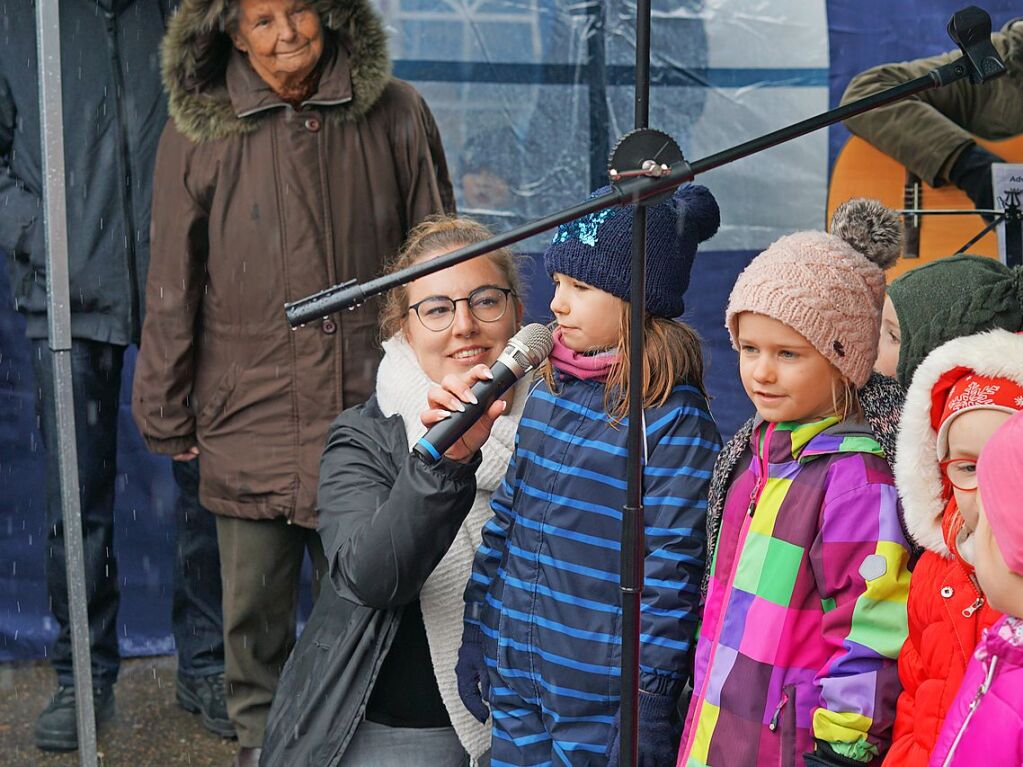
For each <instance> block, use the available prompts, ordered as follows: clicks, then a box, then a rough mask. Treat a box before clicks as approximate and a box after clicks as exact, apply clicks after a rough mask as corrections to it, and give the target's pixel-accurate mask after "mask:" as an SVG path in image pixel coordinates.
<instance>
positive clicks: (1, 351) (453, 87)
mask: <svg viewBox="0 0 1023 767" xmlns="http://www.w3.org/2000/svg"><path fill="white" fill-rule="evenodd" d="M965 4H966V3H965V2H964V0H954V1H953V0H926V1H925V0H897V1H896V2H890V1H888V2H883V1H882V0H830V1H828V2H825V0H774V2H771V3H764V2H762V0H728V2H724V0H654V3H653V5H654V20H653V61H652V78H653V85H654V88H653V94H652V97H651V125H652V126H653V127H656V128H660V129H662V130H665V131H667V132H668V133H670V134H672V135H673V136H675V137H676V139H677V140H678V141H679V142H680V143H681V145H682V147H683V150H684V151H685V153H686V156H687V157H689V158H690V159H697V158H700V157H703V156H706V155H708V154H710V153H712V152H715V151H718V150H721V149H725V148H727V147H729V146H731V145H733V144H736V143H738V142H740V141H743V140H746V139H748V138H752V137H753V136H756V135H759V134H761V133H764V132H766V131H768V130H772V129H774V128H778V127H781V126H783V125H785V124H787V123H789V122H792V121H794V120H796V119H799V118H802V117H806V116H810V115H812V114H816V113H818V112H821V111H823V110H825V109H827V108H828V107H829V106H833V105H835V104H837V102H838V99H839V98H840V96H841V94H842V91H843V89H844V88H845V85H846V84H847V83H848V81H849V79H850V77H851V76H852V75H853V74H855V73H856V72H858V71H860V70H862V69H865V68H867V67H868V66H871V65H873V64H878V63H881V62H884V61H892V60H902V59H912V58H916V57H919V56H924V55H931V54H934V53H938V52H941V51H944V50H948V49H949V48H950V47H951V42H950V41H949V39H948V37H947V35H946V34H945V23H946V21H947V19H948V17H949V16H950V14H951V13H952V12H953V11H954V10H956V8H957V7H959V6H961V5H965ZM377 5H378V7H379V8H380V10H381V12H382V13H383V14H384V16H385V18H386V19H387V21H388V24H389V26H390V31H391V52H392V56H393V57H394V64H395V73H396V75H397V76H398V77H402V78H404V79H407V80H410V81H412V82H413V83H415V84H416V86H417V87H418V88H419V89H420V90H421V92H422V93H423V94H424V96H425V97H426V99H427V101H428V102H429V103H430V105H431V108H432V109H433V110H434V113H435V114H436V117H437V120H438V123H439V125H440V127H441V131H442V134H443V136H444V143H445V147H446V150H447V154H448V160H449V163H450V164H451V169H452V173H453V176H454V179H455V182H456V192H457V194H458V202H459V207H460V210H461V211H462V212H465V213H468V214H471V215H473V216H475V217H477V218H481V219H483V220H485V221H487V223H489V224H491V225H492V226H493V227H494V228H495V229H496V230H502V229H506V228H508V227H509V226H512V225H514V224H517V223H520V222H522V221H524V220H527V219H529V218H531V217H536V216H539V215H542V214H544V213H547V212H550V211H553V210H556V209H558V208H561V207H564V206H566V205H568V204H571V203H573V202H576V201H578V200H581V199H583V198H584V197H585V196H586V194H587V193H588V192H589V191H590V190H591V189H592V188H594V187H596V186H600V185H602V184H604V183H606V158H607V155H608V152H609V150H610V148H611V147H613V145H614V142H615V141H616V140H617V139H618V137H620V136H621V135H622V134H624V133H626V132H627V131H628V130H630V129H631V127H632V87H631V82H632V63H633V59H634V49H633V46H632V39H633V33H632V19H633V14H634V5H633V3H631V2H627V1H624V0H610V1H609V2H599V1H596V0H594V1H593V2H582V3H579V2H569V0H494V1H492V2H488V1H485V0H378V2H377ZM1014 6H1015V8H1014ZM986 8H987V10H988V11H989V12H990V13H991V15H992V17H993V19H994V22H995V26H996V28H1000V27H1001V26H1002V24H1004V23H1005V22H1006V21H1008V20H1009V19H1010V18H1012V17H1013V16H1014V15H1016V13H1018V2H1016V1H1015V0H991V2H988V3H986ZM1014 10H1015V11H1016V13H1014ZM847 136H848V134H847V133H846V132H845V130H844V129H843V128H834V129H832V130H831V131H830V133H829V134H825V133H824V132H820V133H818V134H816V135H813V136H809V137H806V138H804V139H801V140H799V141H797V142H793V143H791V144H789V145H786V146H783V147H778V148H775V149H773V150H771V151H769V152H766V153H764V154H762V155H759V156H757V157H753V158H748V159H747V160H745V161H742V162H740V163H736V164H735V165H733V166H729V167H727V168H722V169H719V170H717V171H714V172H712V173H710V174H708V175H707V176H705V177H701V178H700V179H699V181H700V182H701V183H705V184H707V185H708V186H709V187H710V188H711V189H712V190H713V191H714V193H715V194H716V195H717V197H718V200H719V201H720V204H721V209H722V216H723V224H722V228H721V231H720V233H719V234H718V235H717V237H715V238H714V239H713V240H711V241H710V242H709V243H707V249H706V250H705V251H703V252H701V253H700V255H699V257H698V259H697V263H696V267H695V270H694V274H693V281H692V285H691V287H690V289H689V292H688V295H687V297H686V298H687V312H686V316H687V319H688V320H689V321H690V322H691V323H692V324H694V325H695V326H696V328H697V329H698V330H699V331H700V333H701V335H702V336H703V338H704V339H705V340H706V349H707V356H708V357H709V386H710V389H711V392H712V394H713V395H714V401H713V403H712V404H713V409H714V413H715V416H716V417H717V419H718V421H719V423H720V425H721V428H722V431H723V432H724V433H726V434H730V433H732V432H733V431H734V429H735V428H736V427H737V426H738V425H739V424H741V423H742V421H743V420H745V418H746V417H747V416H748V415H749V414H750V412H751V408H750V405H749V403H748V401H747V400H746V398H745V396H744V395H743V393H742V390H741V387H740V386H739V383H738V377H737V373H736V366H735V359H734V353H733V352H732V350H731V349H730V347H729V345H728V339H727V335H726V334H725V332H724V329H723V327H722V321H723V317H724V306H725V301H726V300H727V297H728V293H729V290H730V289H731V286H732V283H733V282H734V280H735V277H736V275H737V274H738V272H739V271H740V270H741V269H742V268H743V267H744V266H745V265H746V264H747V263H748V262H749V259H750V258H751V257H752V256H753V255H754V254H755V253H756V252H757V251H758V250H759V249H762V248H763V247H765V246H766V245H767V244H769V243H770V242H771V241H772V240H773V239H775V238H776V237H777V236H779V235H781V234H783V233H785V232H788V231H792V230H794V229H798V228H811V227H812V228H819V227H821V226H822V225H823V223H824V211H825V201H826V191H827V175H828V169H829V167H830V165H831V163H832V162H833V161H834V158H835V155H836V154H837V151H838V149H839V148H840V147H841V145H842V143H843V142H844V141H845V139H846V137H847ZM481 181H485V182H486V183H485V184H481V183H480V182H481ZM483 187H485V188H483ZM0 215H2V212H0ZM544 241H545V238H536V239H534V240H531V241H529V242H528V243H525V244H524V247H523V248H521V252H522V253H523V254H524V256H526V259H525V262H526V266H527V275H528V276H527V281H528V284H529V286H530V295H529V298H528V302H527V304H528V308H529V313H530V315H531V317H532V318H541V319H542V318H545V317H546V316H547V314H548V310H547V302H548V300H549V297H550V293H551V290H550V284H549V280H548V279H547V276H546V274H545V273H544V272H543V268H542V265H541V264H539V263H538V261H537V256H538V253H539V252H540V251H542V249H543V246H544ZM9 295H10V293H9V290H8V286H7V284H6V275H4V274H0V296H3V299H2V304H0V661H3V660H12V659H22V658H36V657H44V656H45V653H46V648H47V645H48V643H49V642H50V641H51V639H52V637H53V635H54V633H55V624H54V622H53V619H52V618H51V617H50V615H49V612H48V607H47V595H46V586H45V577H44V571H43V566H44V558H45V554H46V530H45V521H44V520H45V512H44V476H43V473H44V458H43V455H42V447H41V442H40V438H39V434H38V432H37V429H36V418H35V405H34V387H35V382H34V381H33V379H32V367H31V364H30V360H29V357H28V355H29V348H30V347H29V345H28V343H27V342H26V340H25V338H24V325H23V322H22V321H21V319H20V317H18V316H17V315H16V314H15V313H14V312H13V311H12V310H11V308H10V299H9ZM281 321H282V322H283V321H284V319H283V313H282V317H281ZM133 369H134V350H130V351H129V354H128V356H127V358H126V364H125V371H124V375H125V378H124V385H123V392H124V397H123V399H124V403H123V406H122V410H121V429H120V432H119V440H120V441H119V458H118V483H117V502H116V515H117V530H116V553H117V558H118V570H119V575H118V577H119V578H120V581H121V584H120V585H121V595H122V597H121V611H120V637H121V647H122V651H123V652H124V653H125V654H128V655H132V654H154V653H162V652H171V651H172V650H173V642H172V640H171V638H170V597H171V582H172V565H173V550H172V546H173V545H174V529H173V519H174V517H173V500H174V498H173V492H174V483H173V481H172V480H171V477H170V470H169V463H168V461H167V459H165V458H158V457H155V456H152V455H149V454H148V453H147V452H146V451H145V448H144V447H143V445H142V442H141V440H140V438H139V436H138V433H137V431H136V429H135V426H134V424H133V423H132V420H131V415H130V412H129V409H128V394H129V393H130V389H131V374H132V371H133ZM330 415H332V414H330Z"/></svg>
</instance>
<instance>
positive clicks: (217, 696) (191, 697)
mask: <svg viewBox="0 0 1023 767" xmlns="http://www.w3.org/2000/svg"><path fill="white" fill-rule="evenodd" d="M177 697H178V704H179V705H180V706H181V707H182V708H183V709H185V711H190V712H192V713H193V714H199V717H200V718H201V719H202V724H203V727H205V728H206V729H207V730H209V731H210V732H212V733H214V734H215V735H219V736H220V737H222V738H233V737H234V736H235V734H234V725H233V724H231V720H230V719H229V718H228V716H227V702H226V701H225V699H224V675H223V674H213V675H210V676H182V675H181V674H178V683H177Z"/></svg>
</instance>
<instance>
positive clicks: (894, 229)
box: [831, 197, 902, 269]
mask: <svg viewBox="0 0 1023 767" xmlns="http://www.w3.org/2000/svg"><path fill="white" fill-rule="evenodd" d="M831 234H833V235H835V236H836V237H840V238H841V239H843V240H845V241H846V242H847V243H849V244H850V245H851V246H852V247H853V248H854V249H855V250H856V251H857V252H859V253H861V254H863V256H865V257H866V258H867V259H869V260H870V261H873V262H874V263H875V264H877V265H878V266H879V267H881V269H887V268H888V267H890V266H892V265H893V264H894V263H895V262H896V261H897V260H898V258H899V255H900V254H901V253H902V222H901V221H900V220H899V214H898V213H896V212H895V211H894V210H892V209H891V208H886V207H885V206H884V205H882V204H881V203H880V202H878V201H877V200H871V199H867V198H865V197H858V198H856V199H854V200H849V201H847V202H844V203H842V204H841V205H840V206H838V209H837V210H836V211H835V215H833V216H832V217H831Z"/></svg>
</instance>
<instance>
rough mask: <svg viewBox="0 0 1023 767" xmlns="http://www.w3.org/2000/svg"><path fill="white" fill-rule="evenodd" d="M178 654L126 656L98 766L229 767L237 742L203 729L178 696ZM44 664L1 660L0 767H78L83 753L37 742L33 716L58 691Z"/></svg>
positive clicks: (101, 742)
mask: <svg viewBox="0 0 1023 767" xmlns="http://www.w3.org/2000/svg"><path fill="white" fill-rule="evenodd" d="M176 669H177V663H176V661H175V659H174V658H173V657H158V658H140V659H135V660H129V661H125V663H124V664H123V665H122V667H121V677H120V681H119V682H118V683H117V687H116V688H115V689H116V701H117V704H116V707H117V714H116V715H115V717H114V721H113V722H111V724H110V725H109V726H108V727H107V728H105V729H104V730H103V732H102V734H101V735H100V739H99V753H100V760H99V763H100V765H101V767H178V766H179V765H188V767H227V765H229V764H230V763H231V759H232V757H233V756H234V751H235V742H234V741H231V740H223V739H221V738H218V737H217V736H216V735H213V734H212V733H210V732H207V731H206V730H205V729H203V727H202V724H201V723H200V722H199V719H198V717H196V716H193V715H192V714H189V713H188V712H187V711H185V710H184V709H182V708H180V707H179V706H178V705H177V703H175V701H174V674H175V671H176ZM53 685H54V677H53V672H52V671H51V670H50V668H49V666H48V665H46V664H44V663H30V664H0V767H37V766H38V767H77V765H78V764H79V762H78V754H77V752H72V753H70V754H47V753H44V752H42V751H40V750H38V749H37V748H36V747H35V746H34V745H32V728H33V725H34V723H35V718H36V715H37V714H38V713H39V712H40V711H42V710H43V708H44V707H45V706H46V704H47V702H48V701H49V699H50V696H51V695H52V694H53Z"/></svg>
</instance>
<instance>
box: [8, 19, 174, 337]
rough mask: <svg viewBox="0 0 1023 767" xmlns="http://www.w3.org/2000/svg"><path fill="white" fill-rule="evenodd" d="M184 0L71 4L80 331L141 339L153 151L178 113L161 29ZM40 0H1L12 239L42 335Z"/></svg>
mask: <svg viewBox="0 0 1023 767" xmlns="http://www.w3.org/2000/svg"><path fill="white" fill-rule="evenodd" d="M172 5H173V2H172V0H65V2H61V4H60V47H61V74H62V80H63V91H64V93H63V112H64V155H65V158H66V164H65V179H66V182H67V213H68V264H69V268H70V278H71V332H72V335H74V336H75V337H76V338H86V339H90V340H93V341H102V342H106V343H113V344H121V345H126V344H129V343H132V342H137V341H138V338H139V331H140V328H141V317H142V312H143V292H144V288H145V284H146V270H147V268H148V265H149V215H150V201H151V199H152V195H151V184H152V174H153V161H154V158H155V156H156V146H157V143H158V142H159V140H160V133H161V131H162V130H163V127H164V124H165V123H166V122H167V103H166V98H165V96H164V93H163V87H162V85H161V82H160V56H159V50H160V40H161V39H162V38H163V34H164V31H165V29H166V19H167V17H168V14H169V13H170V8H171V6H172ZM35 27H36V24H35V3H31V2H25V0H18V1H17V2H12V1H10V0H9V1H8V2H6V3H0V250H4V251H6V252H7V253H8V254H9V258H10V261H11V269H10V275H11V289H12V291H13V293H14V300H15V303H16V305H17V308H18V310H19V311H21V312H23V313H24V314H25V315H26V319H27V320H28V327H27V333H28V336H29V337H30V338H46V337H47V334H48V329H47V323H46V254H45V252H44V249H43V226H42V192H43V189H42V157H41V151H40V134H39V126H40V121H39V80H38V73H39V66H38V61H37V55H36V35H35Z"/></svg>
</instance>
